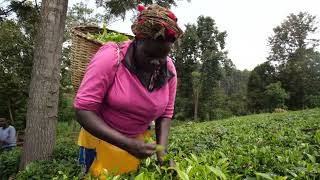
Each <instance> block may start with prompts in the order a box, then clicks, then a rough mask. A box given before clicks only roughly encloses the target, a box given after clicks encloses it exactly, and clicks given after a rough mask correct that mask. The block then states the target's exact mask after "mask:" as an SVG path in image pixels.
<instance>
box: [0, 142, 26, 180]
mask: <svg viewBox="0 0 320 180" xmlns="http://www.w3.org/2000/svg"><path fill="white" fill-rule="evenodd" d="M20 154H21V150H20V149H19V148H14V149H13V150H11V151H3V152H1V153H0V177H2V179H8V178H9V177H10V176H12V175H14V174H16V173H17V171H18V168H19V159H20Z"/></svg>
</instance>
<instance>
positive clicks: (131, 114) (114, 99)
mask: <svg viewBox="0 0 320 180" xmlns="http://www.w3.org/2000/svg"><path fill="white" fill-rule="evenodd" d="M130 43H131V41H127V42H125V43H124V44H122V45H121V48H120V49H121V52H120V60H122V59H123V58H124V56H125V54H126V51H127V49H128V46H129V45H130ZM117 58H118V55H117V45H116V44H115V43H107V44H106V45H104V46H102V47H101V48H100V49H99V51H98V52H97V53H96V54H95V56H94V57H93V58H92V59H91V61H90V63H89V65H88V67H87V69H86V72H85V75H84V78H83V80H82V82H81V85H80V87H79V90H78V92H77V95H76V97H75V101H74V107H75V108H76V109H81V110H87V111H94V112H96V113H97V115H98V116H99V117H101V118H102V119H103V120H104V121H105V122H106V124H108V125H109V126H110V127H112V128H114V129H115V130H117V131H118V132H120V133H122V134H124V135H126V136H128V137H136V136H137V135H139V134H142V133H143V132H144V131H146V129H147V128H148V126H149V124H150V122H151V121H153V120H155V119H157V118H160V117H163V118H169V119H171V118H172V116H173V110H174V102H175V96H176V86H177V75H176V70H175V67H174V64H173V62H172V60H171V59H170V58H167V68H168V70H169V71H170V72H171V73H173V77H171V78H170V79H169V80H168V82H166V83H165V84H164V85H163V86H161V87H160V88H158V89H156V90H153V91H148V90H147V89H146V88H145V87H144V86H143V85H142V84H141V82H140V81H139V79H138V77H137V76H136V75H135V74H134V73H131V72H130V71H129V69H128V68H127V67H126V66H125V65H124V63H120V64H119V66H117V61H118V60H117Z"/></svg>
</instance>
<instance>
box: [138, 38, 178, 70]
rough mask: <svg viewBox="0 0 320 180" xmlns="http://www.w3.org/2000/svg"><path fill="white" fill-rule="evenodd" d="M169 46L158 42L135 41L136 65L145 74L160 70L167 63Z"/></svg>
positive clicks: (167, 43)
mask: <svg viewBox="0 0 320 180" xmlns="http://www.w3.org/2000/svg"><path fill="white" fill-rule="evenodd" d="M171 44H172V43H170V42H166V41H159V40H145V39H144V40H137V41H136V51H135V59H136V62H137V65H138V66H139V67H140V68H142V69H143V70H144V71H146V72H154V71H155V70H156V69H160V67H161V66H162V65H164V64H165V63H166V61H167V56H168V54H169V52H170V49H171Z"/></svg>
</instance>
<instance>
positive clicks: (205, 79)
mask: <svg viewBox="0 0 320 180" xmlns="http://www.w3.org/2000/svg"><path fill="white" fill-rule="evenodd" d="M197 23H198V27H197V35H198V37H199V45H198V47H199V53H200V55H199V57H200V61H201V63H202V65H201V70H200V72H201V73H202V79H201V83H202V85H201V87H202V89H201V95H200V96H201V97H200V101H201V110H202V115H203V116H202V117H203V118H207V119H211V116H212V114H211V113H210V112H211V108H212V107H213V106H214V103H215V100H214V98H212V97H213V96H212V93H213V91H214V88H215V87H217V85H218V82H219V80H221V78H222V69H221V65H222V62H223V61H224V60H226V59H227V52H226V51H225V50H224V48H225V38H226V36H227V33H226V32H225V31H223V32H220V31H219V29H218V27H217V26H216V24H215V21H214V20H213V19H212V18H210V17H204V16H200V17H199V18H198V21H197Z"/></svg>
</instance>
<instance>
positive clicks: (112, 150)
mask: <svg viewBox="0 0 320 180" xmlns="http://www.w3.org/2000/svg"><path fill="white" fill-rule="evenodd" d="M149 136H150V132H148V131H146V132H145V133H144V134H142V135H140V136H138V137H137V139H138V140H141V141H143V140H144V137H149ZM78 144H79V146H83V147H85V148H91V149H96V159H95V160H94V162H93V163H92V165H91V167H90V170H89V171H90V173H91V174H92V176H94V177H99V176H101V175H102V173H103V171H104V169H106V170H107V171H108V173H109V174H112V175H119V174H124V173H128V172H132V171H136V170H137V169H138V167H139V165H140V160H139V159H137V158H136V157H134V156H132V155H131V154H129V153H128V152H127V151H125V150H123V149H121V148H118V147H116V146H114V145H112V144H109V143H107V142H105V141H103V140H100V139H98V138H96V137H94V136H92V135H91V134H90V133H88V132H87V131H86V130H84V129H83V128H81V130H80V134H79V139H78ZM99 179H104V178H99Z"/></svg>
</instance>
